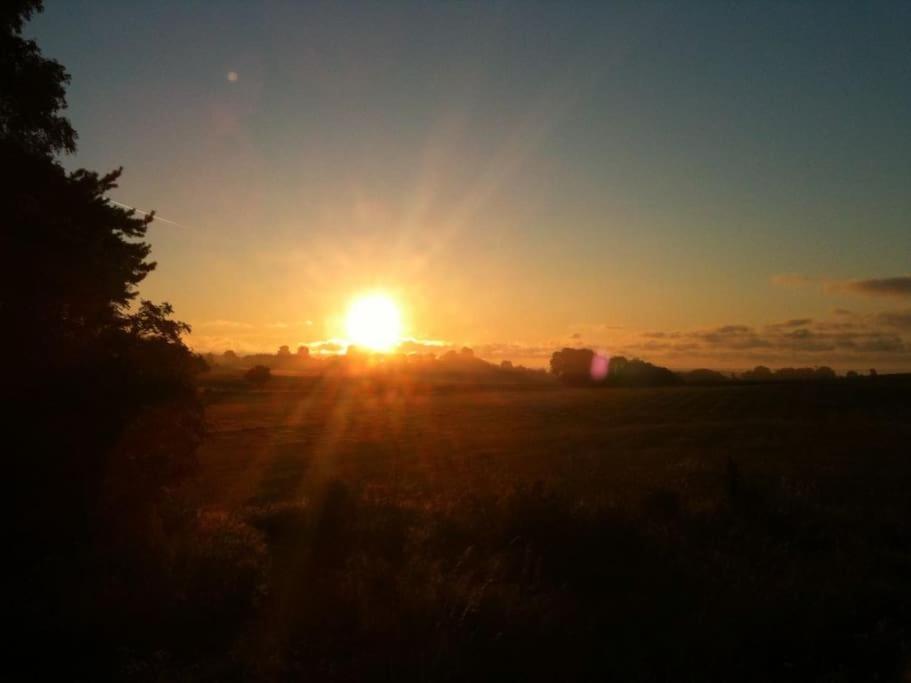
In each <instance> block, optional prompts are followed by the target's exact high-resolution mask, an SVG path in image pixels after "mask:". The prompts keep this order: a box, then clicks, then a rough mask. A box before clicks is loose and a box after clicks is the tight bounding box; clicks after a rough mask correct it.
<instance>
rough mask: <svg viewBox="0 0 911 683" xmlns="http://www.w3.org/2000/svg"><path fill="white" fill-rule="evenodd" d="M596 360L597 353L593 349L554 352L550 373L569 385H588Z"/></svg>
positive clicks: (569, 349) (567, 349) (566, 349)
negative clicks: (593, 363)
mask: <svg viewBox="0 0 911 683" xmlns="http://www.w3.org/2000/svg"><path fill="white" fill-rule="evenodd" d="M594 358H595V352H594V351H592V350H591V349H571V348H565V349H563V350H562V351H554V353H553V355H552V356H551V357H550V371H551V372H552V373H553V374H554V375H556V376H557V377H559V378H560V379H561V380H563V381H564V382H566V383H568V384H584V383H588V382H590V381H591V370H592V361H593V360H594Z"/></svg>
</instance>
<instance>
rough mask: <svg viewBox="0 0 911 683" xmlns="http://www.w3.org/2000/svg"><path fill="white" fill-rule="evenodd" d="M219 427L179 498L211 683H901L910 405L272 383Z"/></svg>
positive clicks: (749, 390)
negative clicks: (193, 542)
mask: <svg viewBox="0 0 911 683" xmlns="http://www.w3.org/2000/svg"><path fill="white" fill-rule="evenodd" d="M206 401H207V404H208V407H207V421H208V426H209V427H208V428H209V433H208V436H207V438H206V441H205V443H204V446H203V448H202V450H201V452H200V458H201V469H200V474H199V476H198V477H197V478H196V479H195V480H194V482H192V484H191V485H190V486H189V487H188V489H187V490H186V491H185V492H184V493H185V494H186V496H185V497H187V498H188V499H189V501H191V507H198V508H200V509H201V510H202V512H201V513H199V518H200V522H199V523H200V524H201V525H208V527H209V530H210V533H209V536H208V538H210V544H211V547H210V548H208V549H207V550H206V552H203V553H202V555H204V556H207V557H209V559H210V561H211V565H210V566H209V571H207V572H203V573H204V574H205V576H204V577H202V578H201V579H200V580H201V581H207V582H213V583H215V584H217V585H218V590H216V589H214V588H213V594H214V595H215V597H213V598H212V604H211V605H209V606H208V607H207V608H206V609H200V610H198V615H200V616H199V617H198V618H199V619H200V620H201V622H200V627H201V628H211V627H212V624H217V625H218V627H219V628H223V629H224V632H225V633H227V634H229V636H230V640H231V643H232V645H231V649H230V652H231V654H230V656H226V655H224V652H223V650H222V649H219V650H218V651H217V652H216V651H215V646H214V645H213V652H212V653H211V655H210V656H208V658H204V661H203V662H202V663H199V662H197V663H196V664H194V667H195V668H194V669H193V671H194V675H196V676H197V677H200V678H213V679H214V678H224V677H226V676H227V672H228V671H230V672H234V673H236V672H241V673H240V674H239V675H240V676H241V677H243V678H260V679H263V680H269V679H275V678H287V677H291V676H294V677H300V678H309V679H311V680H366V679H373V680H402V679H408V680H465V679H475V680H477V679H488V680H493V679H496V680H513V679H519V678H525V679H534V680H555V679H558V680H559V679H563V680H566V679H581V680H585V679H594V678H598V679H604V678H605V677H606V678H611V677H613V678H615V679H617V680H643V681H645V680H670V679H673V680H707V679H711V680H744V679H746V680H783V679H789V680H832V681H836V680H837V681H840V680H899V679H901V678H902V676H903V675H904V673H905V671H906V669H907V666H908V661H909V660H908V655H909V651H908V647H909V642H908V638H909V630H908V629H909V627H911V578H909V577H911V524H909V522H911V497H909V495H908V491H909V490H911V489H909V485H911V458H909V456H911V448H909V444H911V388H909V386H908V385H907V384H906V383H902V382H898V381H896V382H889V381H888V380H887V379H886V378H882V381H877V382H873V381H869V382H868V381H860V382H853V383H851V382H837V383H834V382H833V383H821V384H791V385H788V384H784V385H757V386H746V385H740V386H734V385H732V386H720V387H675V388H665V389H628V390H624V389H585V388H563V387H560V386H557V385H555V384H550V383H542V382H537V383H533V384H528V385H487V386H484V385H480V386H474V385H470V384H460V383H447V382H443V381H437V382H435V383H423V384H422V383H415V382H391V381H379V380H369V379H363V380H358V379H351V380H343V379H338V380H331V381H329V380H320V379H318V378H291V377H277V378H274V379H273V380H272V382H270V383H269V384H267V385H265V387H263V388H259V389H254V388H249V387H246V386H244V385H241V384H238V383H234V382H231V381H228V380H222V381H218V380H212V381H210V383H209V384H208V386H207V387H206ZM206 553H208V555H207V554H206ZM219 591H221V592H219ZM225 595H228V596H231V599H226V598H225ZM207 610H208V611H207ZM206 619H208V620H209V621H208V622H206V621H205V620H206ZM226 637H228V636H226ZM177 656H178V657H179V654H178V655H177Z"/></svg>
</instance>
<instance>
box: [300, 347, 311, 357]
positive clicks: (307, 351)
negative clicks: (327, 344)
mask: <svg viewBox="0 0 911 683" xmlns="http://www.w3.org/2000/svg"><path fill="white" fill-rule="evenodd" d="M297 358H298V360H309V359H310V349H308V348H307V347H306V346H298V347H297Z"/></svg>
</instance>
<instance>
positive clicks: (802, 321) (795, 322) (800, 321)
mask: <svg viewBox="0 0 911 683" xmlns="http://www.w3.org/2000/svg"><path fill="white" fill-rule="evenodd" d="M812 322H813V318H792V319H791V320H785V321H784V322H781V323H773V324H771V325H769V327H772V328H778V329H782V328H789V327H805V326H806V325H809V324H810V323H812Z"/></svg>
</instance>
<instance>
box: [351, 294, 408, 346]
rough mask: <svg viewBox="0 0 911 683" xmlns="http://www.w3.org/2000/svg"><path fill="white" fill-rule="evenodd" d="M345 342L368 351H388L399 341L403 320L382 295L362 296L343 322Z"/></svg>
mask: <svg viewBox="0 0 911 683" xmlns="http://www.w3.org/2000/svg"><path fill="white" fill-rule="evenodd" d="M345 328H346V331H347V333H348V341H349V342H350V343H352V344H354V345H355V346H359V347H364V348H368V349H370V350H371V351H391V350H392V349H394V348H395V347H396V346H398V344H399V342H400V341H401V337H402V316H401V315H400V314H399V308H398V306H396V304H395V302H394V301H393V300H392V299H391V298H389V297H388V296H386V295H385V294H377V293H374V294H365V295H363V296H360V297H358V298H357V299H355V300H354V301H353V302H352V303H351V307H350V308H349V309H348V315H347V317H346V319H345Z"/></svg>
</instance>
